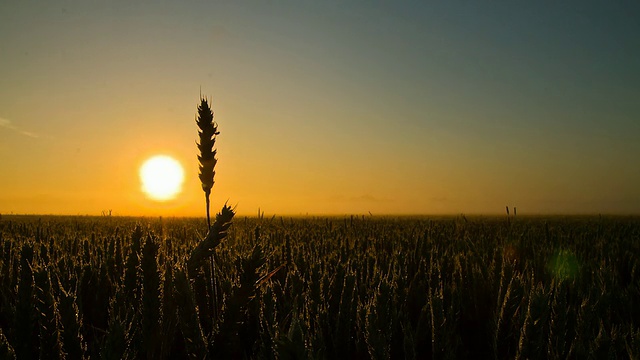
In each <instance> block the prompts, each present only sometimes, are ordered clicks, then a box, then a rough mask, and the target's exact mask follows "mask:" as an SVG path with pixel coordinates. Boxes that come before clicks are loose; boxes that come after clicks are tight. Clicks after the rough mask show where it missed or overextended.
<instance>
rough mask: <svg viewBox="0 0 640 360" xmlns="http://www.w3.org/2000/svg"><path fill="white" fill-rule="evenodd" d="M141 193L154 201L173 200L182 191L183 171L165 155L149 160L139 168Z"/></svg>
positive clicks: (174, 161)
mask: <svg viewBox="0 0 640 360" xmlns="http://www.w3.org/2000/svg"><path fill="white" fill-rule="evenodd" d="M140 181H141V182H142V191H143V192H144V193H145V194H147V196H148V197H149V198H151V199H153V200H156V201H167V200H171V199H174V198H175V197H176V196H177V195H178V194H179V193H180V192H181V191H182V183H183V182H184V170H183V169H182V165H180V163H179V162H178V161H177V160H176V159H174V158H172V157H170V156H166V155H156V156H153V157H151V158H149V159H148V160H147V161H145V162H144V164H142V166H141V167H140Z"/></svg>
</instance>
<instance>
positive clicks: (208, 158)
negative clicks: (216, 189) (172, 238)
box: [196, 98, 220, 227]
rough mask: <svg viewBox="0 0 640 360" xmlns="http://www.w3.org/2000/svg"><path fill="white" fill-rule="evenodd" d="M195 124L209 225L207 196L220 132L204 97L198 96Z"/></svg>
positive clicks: (209, 190) (215, 160) (208, 195)
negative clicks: (217, 137) (215, 147)
mask: <svg viewBox="0 0 640 360" xmlns="http://www.w3.org/2000/svg"><path fill="white" fill-rule="evenodd" d="M196 124H198V129H199V130H198V135H199V137H200V142H199V143H198V150H200V155H198V161H199V162H200V175H199V177H200V182H201V183H202V190H203V191H204V197H205V201H206V204H207V225H208V226H209V227H211V217H210V216H209V197H210V195H211V189H212V188H213V183H214V181H213V177H214V176H215V174H216V172H215V171H214V168H215V166H216V163H217V162H218V160H217V159H216V150H215V149H214V148H213V147H214V145H215V144H216V135H218V134H220V132H218V124H216V123H215V122H214V121H213V111H211V107H210V106H209V102H208V101H207V99H205V98H200V105H199V106H198V118H197V119H196Z"/></svg>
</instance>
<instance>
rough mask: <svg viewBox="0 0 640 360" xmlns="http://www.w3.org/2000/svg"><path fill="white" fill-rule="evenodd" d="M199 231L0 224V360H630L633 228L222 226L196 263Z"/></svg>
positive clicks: (413, 222)
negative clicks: (223, 233) (223, 235)
mask: <svg viewBox="0 0 640 360" xmlns="http://www.w3.org/2000/svg"><path fill="white" fill-rule="evenodd" d="M215 226H216V225H215V224H214V227H215ZM205 229H207V225H206V223H205V220H202V219H180V218H175V219H174V218H164V219H163V218H116V217H46V216H43V217H27V216H7V215H3V216H2V218H1V219H0V245H1V246H2V248H1V249H0V268H1V271H2V272H1V274H2V275H1V277H0V358H3V359H4V358H14V357H15V358H18V359H35V358H52V359H53V358H55V359H61V358H65V357H66V358H68V359H81V358H93V359H136V358H148V359H181V358H191V359H202V358H267V359H302V358H304V359H306V358H313V359H316V358H319V359H334V358H349V359H389V358H391V359H446V358H450V359H451V358H494V359H513V358H521V359H525V358H536V359H540V358H549V359H564V358H576V359H586V358H597V359H603V358H638V357H640V260H639V259H640V219H639V218H637V217H563V218H561V217H546V218H543V217H540V218H536V217H518V218H513V217H512V218H510V219H508V218H507V217H502V218H498V217H495V218H492V217H464V216H459V217H432V218H426V217H414V218H408V217H406V218H402V217H400V218H391V217H388V218H385V217H369V216H367V217H362V216H358V217H340V218H337V217H336V218H280V217H274V218H238V217H237V218H235V219H234V221H233V225H232V226H231V227H229V229H228V234H227V236H226V238H223V239H222V241H221V242H220V244H218V245H217V246H215V248H214V249H213V251H212V256H208V255H209V254H211V252H209V253H207V252H204V253H201V254H200V257H199V258H198V259H196V260H197V261H196V260H194V253H195V252H196V250H197V249H199V247H198V246H199V245H198V244H202V239H203V238H204V236H205V234H204V232H206V231H205ZM223 230H224V229H223ZM200 250H202V248H201V247H200Z"/></svg>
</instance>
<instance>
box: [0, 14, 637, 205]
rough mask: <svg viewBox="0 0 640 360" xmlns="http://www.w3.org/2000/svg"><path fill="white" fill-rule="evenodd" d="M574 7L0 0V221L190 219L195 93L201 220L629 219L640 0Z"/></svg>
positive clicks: (196, 200) (196, 195)
mask: <svg viewBox="0 0 640 360" xmlns="http://www.w3.org/2000/svg"><path fill="white" fill-rule="evenodd" d="M576 4H580V9H581V11H579V12H576V11H574V10H575V8H574V7H571V6H565V5H558V7H557V8H554V9H551V10H553V11H550V9H548V8H547V7H546V6H542V5H540V4H537V3H535V4H534V3H531V4H528V5H526V6H522V4H519V5H518V6H516V5H510V4H501V5H500V4H495V5H491V6H489V5H486V4H485V5H482V6H479V5H474V4H468V3H465V4H449V3H447V4H442V5H425V4H422V3H410V2H408V3H402V4H396V3H395V2H392V3H389V4H376V5H371V4H369V3H367V2H363V3H359V2H353V3H349V4H346V5H345V4H343V3H337V2H336V3H333V2H331V1H329V2H321V3H299V2H291V3H288V2H278V3H269V4H266V3H262V2H255V3H242V4H239V3H236V2H229V3H224V2H216V3H206V2H205V3H195V2H184V3H180V4H174V3H172V2H149V3H146V2H144V1H142V2H139V3H138V2H136V3H128V2H123V3H118V2H113V3H111V2H110V3H108V4H106V3H105V4H102V3H96V4H92V3H88V2H87V3H85V2H78V3H76V2H62V3H56V4H53V3H45V4H42V3H36V2H33V3H31V2H29V1H8V2H3V3H2V4H0V48H1V49H8V51H2V53H1V54H0V63H2V65H3V66H2V67H0V79H2V80H1V82H0V173H1V174H2V176H0V213H29V214H89V215H99V214H100V213H101V212H102V211H103V210H108V209H112V210H113V214H115V215H165V216H170V215H176V216H181V215H189V216H191V215H193V216H204V195H203V192H202V190H201V188H200V184H199V181H198V178H197V173H198V168H197V159H196V151H197V149H196V145H195V142H196V139H197V128H196V125H195V114H196V106H197V104H198V100H199V94H200V89H202V94H203V95H205V96H208V97H211V98H212V101H213V109H214V111H215V113H216V114H215V119H216V121H217V122H218V124H219V130H220V131H221V135H220V136H219V137H218V141H217V148H218V158H219V162H218V166H217V167H216V174H217V175H216V179H215V181H216V184H215V186H214V189H213V194H212V201H213V205H212V212H214V211H217V210H218V209H220V207H221V206H222V204H223V203H224V202H225V201H229V203H230V204H233V205H237V210H238V212H239V213H240V214H249V215H252V214H256V213H257V209H258V207H260V208H261V209H262V210H264V211H265V213H266V214H279V215H300V214H366V213H368V212H369V211H370V212H372V213H373V214H441V213H445V214H458V213H466V214H471V213H484V214H493V213H502V212H503V211H504V206H505V205H509V206H517V207H518V213H523V214H526V213H530V214H533V213H536V214H537V213H552V214H555V213H596V214H597V213H625V214H626V213H636V214H637V213H640V187H639V186H638V184H640V166H638V165H637V163H638V160H637V159H638V158H640V135H639V134H640V122H638V118H640V117H639V115H640V105H639V104H640V103H639V102H638V101H637V99H638V94H640V90H639V88H638V86H639V85H638V84H640V66H639V65H638V63H637V59H638V57H639V56H640V43H638V42H637V38H638V36H640V24H639V23H638V22H637V18H634V17H633V16H632V15H631V14H634V13H635V14H637V13H638V12H637V10H638V9H636V8H634V9H627V8H624V7H623V6H617V5H611V4H600V3H590V2H579V3H576ZM625 6H635V5H625ZM634 19H635V20H634ZM155 154H168V155H171V156H173V157H175V158H176V159H177V160H179V161H180V162H181V163H182V164H183V166H184V168H185V175H186V178H185V183H184V186H183V188H184V191H183V193H182V194H180V195H179V196H178V197H177V198H176V199H175V200H173V201H170V202H166V203H159V202H156V201H153V200H150V199H148V198H147V197H145V196H144V195H143V194H142V192H141V190H140V188H141V185H140V180H139V178H138V170H139V167H140V166H141V164H142V163H143V162H144V160H145V159H147V158H149V157H150V156H152V155H155Z"/></svg>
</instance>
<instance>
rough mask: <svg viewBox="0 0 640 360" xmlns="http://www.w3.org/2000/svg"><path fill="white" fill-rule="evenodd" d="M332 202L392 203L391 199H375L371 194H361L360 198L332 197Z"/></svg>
mask: <svg viewBox="0 0 640 360" xmlns="http://www.w3.org/2000/svg"><path fill="white" fill-rule="evenodd" d="M332 200H334V201H340V202H359V203H381V202H392V201H394V200H393V199H390V198H384V197H377V196H373V195H371V194H363V195H360V196H351V197H346V196H343V195H339V196H335V197H333V199H332Z"/></svg>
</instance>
